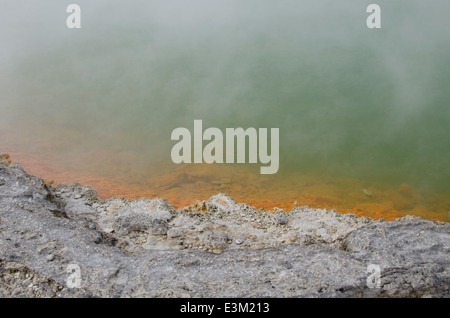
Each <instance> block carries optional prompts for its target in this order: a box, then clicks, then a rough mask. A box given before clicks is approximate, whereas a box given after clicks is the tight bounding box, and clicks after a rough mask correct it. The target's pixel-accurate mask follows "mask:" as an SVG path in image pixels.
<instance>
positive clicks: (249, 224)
mask: <svg viewBox="0 0 450 318" xmlns="http://www.w3.org/2000/svg"><path fill="white" fill-rule="evenodd" d="M3 159H5V157H3ZM6 159H7V158H6ZM0 160H1V158H0ZM371 264H373V265H376V266H378V267H379V269H380V276H379V280H378V281H379V286H375V287H374V286H370V284H369V283H368V278H371V275H372V274H373V273H369V272H368V266H369V265H371ZM449 264H450V224H449V223H447V222H436V221H432V220H427V219H422V218H418V217H412V216H408V217H404V218H401V219H398V220H395V221H389V222H387V221H384V220H374V219H370V218H364V217H357V216H356V215H353V214H339V213H337V212H336V211H330V210H322V209H312V208H309V207H302V206H299V207H296V208H294V209H293V210H292V211H284V210H281V209H274V211H270V212H265V211H261V210H257V209H255V208H254V207H251V206H249V205H247V204H244V203H237V202H235V201H234V200H233V199H232V198H231V197H229V196H228V195H226V194H218V195H215V196H213V197H211V198H210V199H209V200H207V201H203V202H198V203H197V204H195V205H192V206H189V207H186V208H183V209H178V210H176V209H174V208H173V207H172V206H171V205H170V203H169V202H168V201H167V200H165V199H152V200H149V199H140V200H126V199H116V198H113V199H110V200H106V201H103V200H101V199H100V198H98V197H97V194H96V192H95V190H93V189H92V188H90V187H86V186H81V185H79V184H73V185H56V186H52V185H49V184H46V183H44V181H43V180H42V179H41V178H38V177H34V176H30V175H29V174H27V173H26V172H25V171H23V169H22V168H21V166H20V165H19V164H17V163H11V162H8V161H7V160H3V161H1V162H0V297H246V298H247V297H449V295H450V291H449V286H450V284H449V283H450V269H449ZM73 266H75V267H76V268H78V269H79V272H76V271H75V272H73V268H74V267H73ZM74 273H76V274H77V275H78V274H79V275H78V276H77V277H75V278H74ZM69 279H72V280H70V281H69ZM75 280H77V282H78V283H79V285H77V286H75V287H74V286H71V283H74V282H75Z"/></svg>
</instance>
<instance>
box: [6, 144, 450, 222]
mask: <svg viewBox="0 0 450 318" xmlns="http://www.w3.org/2000/svg"><path fill="white" fill-rule="evenodd" d="M9 160H12V161H14V162H18V163H20V164H21V165H22V167H23V168H24V169H25V170H26V171H27V172H28V173H30V174H32V175H35V176H39V177H41V178H43V179H44V180H46V182H49V183H53V182H55V183H61V184H71V183H74V182H76V183H80V184H83V185H89V186H91V187H92V188H94V189H95V190H96V191H97V193H98V195H99V197H100V198H101V199H104V200H106V199H109V198H112V197H123V198H127V199H139V198H143V197H146V198H150V199H151V198H155V197H163V198H166V199H167V200H168V201H169V202H170V203H171V204H172V205H173V206H174V207H175V208H182V207H185V206H189V205H191V204H194V203H196V202H197V201H200V200H206V199H208V198H209V197H211V196H212V195H215V194H217V193H219V192H223V193H227V194H229V195H230V196H232V197H233V198H234V199H235V200H237V201H238V202H245V203H247V204H249V205H252V206H254V207H256V208H258V209H264V210H268V211H269V210H273V209H274V208H275V207H277V208H281V209H285V210H286V211H290V210H291V209H292V208H294V207H295V206H300V205H301V206H306V205H307V206H310V207H312V208H326V209H335V210H336V211H338V212H339V213H354V214H356V215H358V216H366V217H371V218H374V219H380V218H383V219H385V220H394V219H397V218H399V217H403V216H406V215H411V214H412V215H417V216H421V217H423V218H427V219H433V220H437V221H448V214H446V213H443V212H441V213H438V212H436V210H437V209H436V208H432V207H431V208H430V207H429V206H428V205H429V202H427V200H426V199H424V198H423V197H422V196H421V194H420V193H419V191H418V190H417V189H415V188H413V187H412V186H410V185H408V184H402V185H400V187H398V188H397V189H386V190H383V191H381V190H379V189H377V188H369V189H367V190H366V189H363V188H362V187H361V185H360V184H356V183H355V181H353V180H350V179H349V180H336V182H334V181H333V182H328V183H327V182H321V181H317V180H314V178H312V177H305V178H302V179H301V180H299V179H298V178H297V179H295V177H292V178H289V179H282V180H281V179H280V178H278V179H277V178H274V179H270V180H269V179H267V180H265V181H264V180H263V181H261V177H260V176H258V177H255V175H254V174H252V173H251V172H248V171H246V170H245V169H233V168H232V167H230V168H226V169H223V168H221V169H217V168H216V167H213V166H211V167H202V168H200V167H199V166H185V167H180V168H179V169H176V170H175V171H172V172H169V173H167V174H163V175H160V176H157V177H155V178H152V179H149V180H148V181H146V182H145V183H143V182H141V183H135V182H127V181H124V180H123V179H121V178H114V177H104V176H95V175H91V174H89V173H80V172H74V171H69V170H67V169H63V168H61V167H57V166H56V165H52V164H49V163H48V162H45V161H44V160H42V159H41V158H39V157H38V156H36V155H30V154H26V153H22V152H11V153H10V158H9ZM211 175H214V176H215V177H214V178H213V179H211ZM333 183H336V184H335V185H333ZM343 185H344V186H343ZM343 187H344V188H343ZM372 193H373V194H372ZM442 200H444V202H442V204H441V205H442V206H445V205H448V204H450V200H449V199H448V197H443V198H442ZM447 200H448V202H447ZM442 209H443V208H441V210H442Z"/></svg>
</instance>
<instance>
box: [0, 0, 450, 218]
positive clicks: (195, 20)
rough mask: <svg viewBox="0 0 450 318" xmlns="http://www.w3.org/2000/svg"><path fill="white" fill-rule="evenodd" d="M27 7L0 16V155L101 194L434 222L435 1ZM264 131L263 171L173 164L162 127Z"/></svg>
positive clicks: (442, 75)
mask: <svg viewBox="0 0 450 318" xmlns="http://www.w3.org/2000/svg"><path fill="white" fill-rule="evenodd" d="M77 3H78V4H79V5H80V7H81V10H82V11H81V14H82V15H81V16H82V28H81V29H76V30H70V29H68V28H67V27H66V24H65V19H66V17H67V15H68V14H67V13H66V12H65V6H64V5H61V4H60V2H58V1H34V2H33V3H32V4H27V6H26V7H24V6H21V5H19V4H18V3H15V2H12V1H11V2H7V3H6V4H2V11H1V12H0V43H1V50H0V96H1V100H0V114H1V116H0V152H7V153H9V154H10V155H11V159H12V160H13V161H17V162H20V163H22V165H23V166H24V168H25V170H27V171H28V172H30V173H32V174H35V175H37V176H40V177H42V178H45V179H47V180H54V181H55V182H57V183H72V182H79V183H82V184H86V185H91V186H92V187H94V188H95V189H96V190H98V192H99V195H100V196H101V197H102V198H104V199H107V198H110V197H113V196H116V197H127V198H140V197H149V198H153V197H164V198H167V199H168V200H169V201H170V202H171V203H172V204H173V205H174V206H176V207H182V206H184V205H188V204H192V203H195V202H196V201H197V200H204V199H207V198H209V197H210V196H211V195H214V194H216V193H218V192H224V193H227V194H229V195H231V196H232V197H234V198H235V199H236V200H237V201H240V202H246V203H249V204H251V205H254V206H256V207H259V208H265V209H272V208H273V207H280V208H285V209H292V208H293V207H294V206H296V205H310V206H311V207H318V208H330V209H333V208H334V209H337V210H338V211H340V212H343V213H347V212H353V213H356V214H358V215H365V216H371V217H376V218H380V217H383V218H386V219H393V218H396V217H400V216H404V215H408V214H412V215H419V216H422V217H425V218H431V219H438V220H444V221H448V220H449V215H448V212H449V211H450V166H449V159H450V125H449V121H450V107H449V102H450V91H449V89H448V87H450V68H449V65H450V27H449V22H448V18H447V16H446V13H447V12H449V9H450V3H449V2H448V1H441V0H436V1H434V2H433V6H430V5H428V4H427V3H425V2H424V1H419V0H414V1H402V0H397V1H378V2H377V3H378V4H379V5H380V7H381V8H382V16H381V17H382V28H381V29H376V30H370V29H368V28H367V27H366V25H365V20H366V17H367V16H368V14H367V13H366V10H365V9H366V7H367V5H368V4H369V2H367V3H361V1H356V0H348V1H340V2H339V3H335V2H333V1H331V0H326V1H325V0H321V1H311V0H308V1H282V2H280V3H278V2H277V3H275V2H274V1H218V0H213V1H198V0H195V1H189V2H187V1H136V0H132V1H128V2H127V3H126V4H125V3H123V2H121V1H96V2H95V3H91V2H89V1H78V2H77ZM194 120H202V121H203V123H204V125H205V126H206V127H217V128H219V129H222V130H224V129H226V128H228V127H243V128H248V127H255V128H272V127H276V128H279V133H280V136H279V138H280V145H279V151H280V158H279V161H280V162H279V170H278V172H277V173H276V174H274V175H261V174H260V173H259V168H260V165H259V164H256V165H251V164H180V165H177V164H174V163H173V162H172V160H171V157H170V154H171V149H172V147H173V145H174V144H175V142H174V141H172V140H171V132H172V131H173V130H174V129H175V128H177V127H187V128H190V129H192V126H193V122H194Z"/></svg>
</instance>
